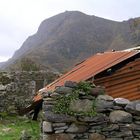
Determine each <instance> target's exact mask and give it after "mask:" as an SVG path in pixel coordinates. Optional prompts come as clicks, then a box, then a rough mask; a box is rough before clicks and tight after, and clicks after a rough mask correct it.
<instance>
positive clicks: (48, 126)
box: [43, 121, 53, 133]
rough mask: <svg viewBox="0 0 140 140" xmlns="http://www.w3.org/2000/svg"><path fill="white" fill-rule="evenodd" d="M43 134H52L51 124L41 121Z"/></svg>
mask: <svg viewBox="0 0 140 140" xmlns="http://www.w3.org/2000/svg"><path fill="white" fill-rule="evenodd" d="M43 132H45V133H50V132H53V129H52V123H50V122H46V121H43Z"/></svg>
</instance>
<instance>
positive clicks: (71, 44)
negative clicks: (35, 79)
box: [3, 11, 140, 72]
mask: <svg viewBox="0 0 140 140" xmlns="http://www.w3.org/2000/svg"><path fill="white" fill-rule="evenodd" d="M138 44H140V18H135V19H130V20H128V21H123V22H116V21H111V20H107V19H103V18H99V17H96V16H89V15H86V14H84V13H81V12H78V11H66V12H64V13H61V14H58V15H56V16H53V17H51V18H49V19H46V20H44V21H43V22H42V23H41V25H40V26H39V28H38V31H37V33H36V34H34V35H32V36H30V37H28V38H27V40H26V41H25V42H24V43H23V45H22V46H21V48H20V49H19V50H17V51H16V52H15V54H14V55H13V57H12V58H11V59H10V60H9V61H7V62H6V63H4V64H3V68H12V69H19V67H20V62H21V61H22V59H28V60H32V61H33V62H34V63H37V64H39V65H40V66H41V68H44V69H51V70H55V71H59V72H62V71H63V72H64V71H66V70H68V69H69V68H71V67H72V66H74V65H75V64H76V63H78V62H80V61H81V60H83V59H85V58H87V57H89V56H91V55H93V54H95V53H97V52H104V51H106V50H111V49H115V50H122V49H127V48H130V47H135V46H137V45H138Z"/></svg>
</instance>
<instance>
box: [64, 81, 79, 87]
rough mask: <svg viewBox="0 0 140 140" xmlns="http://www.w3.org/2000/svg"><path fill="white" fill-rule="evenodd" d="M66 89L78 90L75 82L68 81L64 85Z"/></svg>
mask: <svg viewBox="0 0 140 140" xmlns="http://www.w3.org/2000/svg"><path fill="white" fill-rule="evenodd" d="M64 86H65V87H70V88H76V87H77V83H76V82H74V81H66V82H65V84H64Z"/></svg>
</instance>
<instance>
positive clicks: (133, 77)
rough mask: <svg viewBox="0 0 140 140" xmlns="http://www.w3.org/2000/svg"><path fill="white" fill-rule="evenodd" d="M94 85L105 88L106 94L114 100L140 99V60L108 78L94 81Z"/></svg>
mask: <svg viewBox="0 0 140 140" xmlns="http://www.w3.org/2000/svg"><path fill="white" fill-rule="evenodd" d="M95 84H97V85H101V86H105V88H106V92H107V93H108V94H109V95H111V96H113V97H114V98H116V97H123V98H127V99H129V100H137V99H140V59H136V60H135V61H133V62H130V63H128V64H127V65H126V66H124V67H122V68H121V69H119V70H117V71H116V72H115V73H114V74H112V75H110V76H107V77H103V78H99V79H96V80H95Z"/></svg>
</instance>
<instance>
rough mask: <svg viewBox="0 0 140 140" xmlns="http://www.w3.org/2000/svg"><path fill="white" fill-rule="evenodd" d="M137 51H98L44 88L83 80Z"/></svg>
mask: <svg viewBox="0 0 140 140" xmlns="http://www.w3.org/2000/svg"><path fill="white" fill-rule="evenodd" d="M138 53H139V51H115V52H105V53H98V54H96V55H94V56H92V57H90V58H88V59H86V60H85V61H83V62H81V63H79V64H78V65H77V66H75V67H74V68H73V69H72V70H71V71H69V72H67V73H66V74H64V75H63V76H61V77H60V78H58V79H57V80H55V81H54V82H52V83H51V84H49V85H47V86H46V87H45V88H46V89H47V90H54V89H55V87H56V86H62V85H64V83H65V81H69V80H70V81H75V82H79V81H84V80H88V79H89V78H91V77H93V76H95V75H96V74H98V73H100V72H102V71H104V70H106V69H109V68H110V67H112V66H115V65H116V64H119V63H120V62H122V61H124V60H126V59H128V58H130V57H132V56H134V55H136V54H138Z"/></svg>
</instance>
